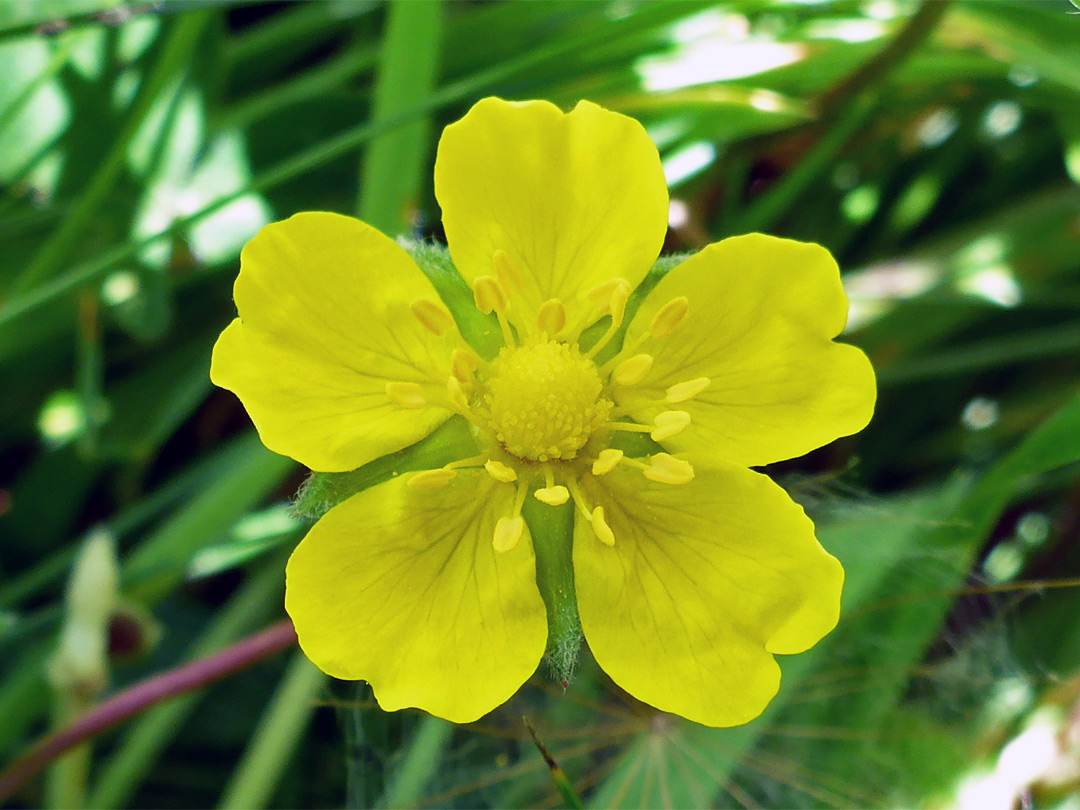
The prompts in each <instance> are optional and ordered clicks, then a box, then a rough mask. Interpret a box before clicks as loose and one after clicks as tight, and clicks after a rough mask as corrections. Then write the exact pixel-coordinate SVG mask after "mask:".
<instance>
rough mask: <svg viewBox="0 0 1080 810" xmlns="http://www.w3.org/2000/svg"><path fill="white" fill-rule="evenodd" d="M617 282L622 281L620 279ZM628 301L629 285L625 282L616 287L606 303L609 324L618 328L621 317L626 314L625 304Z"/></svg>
mask: <svg viewBox="0 0 1080 810" xmlns="http://www.w3.org/2000/svg"><path fill="white" fill-rule="evenodd" d="M619 281H623V280H622V279H621V278H620V279H619ZM629 300H630V285H629V284H627V283H626V282H625V281H623V283H622V284H621V285H619V286H617V287H616V288H615V290H614V292H612V293H611V298H610V300H609V301H608V310H609V311H610V312H611V323H612V325H614V326H618V325H619V324H621V323H622V319H623V315H625V314H626V302H627V301H629Z"/></svg>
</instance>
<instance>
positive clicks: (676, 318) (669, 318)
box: [649, 295, 690, 338]
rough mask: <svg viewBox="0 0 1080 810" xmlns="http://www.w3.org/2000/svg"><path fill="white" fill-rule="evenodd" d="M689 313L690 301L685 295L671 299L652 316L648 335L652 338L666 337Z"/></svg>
mask: <svg viewBox="0 0 1080 810" xmlns="http://www.w3.org/2000/svg"><path fill="white" fill-rule="evenodd" d="M688 312H690V301H689V299H687V297H686V296H685V295H680V296H679V297H678V298H672V299H671V300H670V301H668V302H667V303H666V304H664V306H662V307H660V309H659V311H658V312H657V313H656V314H655V315H653V319H652V321H651V322H650V323H649V334H650V335H652V336H653V337H654V338H662V337H667V336H668V335H670V334H671V332H672V331H673V330H674V329H675V327H676V326H678V325H679V324H680V323H681V322H682V319H683V318H685V317H686V315H687V313H688Z"/></svg>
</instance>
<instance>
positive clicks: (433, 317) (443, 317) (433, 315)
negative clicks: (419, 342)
mask: <svg viewBox="0 0 1080 810" xmlns="http://www.w3.org/2000/svg"><path fill="white" fill-rule="evenodd" d="M409 310H410V311H411V312H412V314H413V315H414V316H415V317H416V320H418V321H420V323H421V324H423V326H424V328H425V329H427V330H428V331H429V332H431V334H433V335H438V336H439V337H441V336H443V335H445V334H446V332H447V331H448V330H449V329H450V328H451V327H452V326H453V325H454V318H453V316H451V315H450V313H449V312H447V311H446V308H445V307H442V306H440V305H439V304H436V303H435V302H434V301H432V300H431V299H430V298H414V299H413V300H412V302H411V303H410V304H409Z"/></svg>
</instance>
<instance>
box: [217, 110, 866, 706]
mask: <svg viewBox="0 0 1080 810" xmlns="http://www.w3.org/2000/svg"><path fill="white" fill-rule="evenodd" d="M435 194H436V197H437V198H438V201H439V204H440V205H441V207H442V210H443V224H444V225H445V228H446V236H447V241H448V242H449V250H450V255H451V257H452V259H453V263H454V265H455V266H456V268H457V271H458V272H460V274H461V276H462V277H464V279H465V281H466V282H468V284H469V286H470V287H471V289H472V292H473V297H474V302H475V306H476V307H478V308H479V310H480V311H481V312H483V313H488V314H490V315H492V321H491V323H492V324H493V326H494V324H495V319H497V326H494V330H495V334H501V336H502V344H503V345H502V347H501V348H500V349H498V351H497V352H484V351H480V350H478V349H477V348H475V347H474V346H473V345H470V343H469V342H467V341H466V340H465V339H464V338H463V337H462V330H459V324H461V323H463V322H464V320H463V318H464V316H463V314H462V312H456V313H452V312H451V309H450V307H448V306H447V304H446V303H444V302H443V301H442V300H441V299H440V296H439V294H438V293H437V292H436V289H435V287H434V286H433V284H432V283H431V281H429V279H428V277H427V276H426V275H425V273H424V272H422V271H421V270H420V268H419V267H418V266H417V264H416V263H414V261H413V259H412V258H410V256H409V254H408V253H407V252H406V251H405V250H404V249H403V248H402V247H400V246H399V245H398V244H396V243H395V242H394V241H392V240H391V239H389V238H387V237H386V236H383V235H382V234H380V233H379V232H377V231H376V230H374V229H372V228H371V227H369V226H368V225H365V224H364V223H362V222H359V221H357V220H355V219H350V218H348V217H344V216H338V215H334V214H327V213H305V214H298V215H296V216H294V217H292V218H291V219H288V220H286V221H284V222H278V223H275V224H273V225H269V226H267V227H266V228H264V229H263V230H262V231H261V232H260V233H259V234H258V235H257V236H256V237H255V238H254V239H253V240H252V241H251V242H250V243H249V244H248V245H247V247H246V248H245V249H244V252H243V255H242V259H241V270H240V276H239V278H238V279H237V282H236V287H235V297H236V304H237V308H238V309H239V314H240V317H239V318H238V319H237V320H235V321H233V323H232V324H230V325H229V327H228V328H227V329H226V330H225V331H224V333H223V334H222V335H221V338H220V339H219V340H218V343H217V346H216V347H215V349H214V358H213V368H212V371H211V375H212V377H213V380H214V382H215V383H217V384H218V385H220V386H223V387H225V388H228V389H229V390H231V391H234V392H235V393H236V394H237V395H238V396H239V397H240V399H241V401H242V402H243V404H244V406H245V407H246V408H247V410H248V413H249V414H250V415H251V418H252V420H253V421H254V423H255V425H256V427H257V428H258V430H259V434H260V435H261V437H262V440H263V442H264V443H265V444H266V446H267V447H269V448H270V449H271V450H274V451H276V452H278V453H283V454H286V455H289V456H291V457H293V458H295V459H296V460H297V461H300V462H302V463H303V464H305V465H307V466H308V467H310V468H311V469H313V470H317V471H324V472H338V471H349V470H353V469H356V468H359V467H360V466H362V465H364V464H367V463H368V462H371V461H373V460H374V459H377V458H379V457H381V456H384V455H386V454H390V453H395V452H397V451H400V450H402V449H403V448H406V447H408V446H410V445H413V444H415V443H416V442H418V441H419V440H421V439H423V438H424V437H426V436H428V435H429V434H431V433H432V432H433V431H435V430H436V429H437V428H439V427H440V425H443V423H446V422H447V421H448V420H452V419H456V420H459V421H463V420H468V423H469V424H471V439H469V442H470V443H471V444H473V445H474V446H471V447H468V448H466V449H464V450H462V452H461V453H460V458H458V459H457V460H455V461H453V462H451V463H449V464H446V465H445V466H439V467H438V468H437V469H427V470H421V471H418V472H417V471H413V472H408V473H404V474H401V475H399V476H396V477H392V478H390V479H389V480H387V481H385V482H384V483H380V484H378V485H376V486H373V487H370V488H368V489H366V490H363V491H360V492H358V493H357V494H354V495H352V496H351V497H349V498H348V499H347V500H344V501H343V502H341V503H340V504H338V505H337V506H335V507H334V508H333V509H331V510H330V511H329V512H328V513H327V514H326V515H325V516H324V517H322V519H321V520H320V521H319V522H318V523H317V524H316V525H315V526H314V527H313V528H312V529H311V531H310V533H309V534H308V535H307V537H306V538H305V539H304V540H303V542H301V543H300V545H299V547H298V548H297V549H296V551H295V552H294V553H293V556H292V559H291V560H290V562H289V566H288V574H287V576H288V581H287V592H286V598H285V603H286V608H287V609H288V612H289V614H290V615H291V616H292V618H293V621H294V623H295V625H296V629H297V632H298V634H299V637H300V644H301V646H302V647H303V649H304V651H305V652H306V654H307V655H308V656H309V657H310V658H311V660H312V661H314V662H315V663H316V664H317V665H318V666H319V667H320V668H321V669H323V670H324V671H325V672H327V673H329V674H330V675H333V676H336V677H339V678H346V679H362V680H366V681H369V682H370V683H371V686H372V688H373V690H374V692H375V695H376V697H377V699H378V700H379V703H380V704H381V705H382V706H383V707H384V708H386V709H399V708H403V707H408V706H413V707H419V708H422V709H425V710H427V711H429V712H431V713H433V714H436V715H439V716H441V717H445V718H447V719H450V720H454V721H459V722H465V721H471V720H474V719H476V718H477V717H479V716H480V715H482V714H484V713H486V712H488V711H490V710H491V709H493V708H495V707H496V706H498V705H499V704H501V703H502V702H504V701H505V700H507V699H508V698H509V697H510V696H511V695H512V694H513V693H514V692H515V691H516V690H517V689H518V688H519V687H520V686H521V685H522V683H523V682H524V681H525V680H526V679H527V678H528V677H529V676H530V675H531V674H532V673H533V671H534V670H535V669H536V667H537V664H538V663H539V662H540V660H541V658H542V656H543V655H544V652H545V648H546V645H547V644H548V627H549V613H550V614H551V615H552V617H554V618H553V619H552V625H553V626H554V624H555V619H557V618H558V617H557V616H556V615H555V614H556V613H557V611H556V610H555V609H554V606H553V604H551V603H552V600H554V599H555V596H553V595H551V594H549V593H548V592H547V591H545V588H544V586H543V583H542V584H541V586H538V584H537V582H538V579H537V569H538V566H539V568H540V570H541V572H542V573H544V572H547V573H545V574H544V576H542V577H541V579H542V580H543V579H545V577H546V578H548V579H550V578H551V576H555V577H556V579H557V578H558V573H557V571H556V573H555V574H551V572H552V571H555V570H556V569H557V568H558V563H559V561H560V560H566V561H569V560H571V559H572V570H573V575H572V578H567V577H564V578H563V580H562V581H561V584H560V585H559V587H558V588H556V589H555V590H557V591H558V592H559V593H560V594H561V596H560V597H559V598H560V599H561V600H562V601H563V602H565V599H566V593H567V589H569V592H570V593H571V602H572V599H573V596H572V595H573V591H574V589H575V588H576V607H577V609H578V611H579V612H580V627H581V629H582V630H583V631H584V635H585V639H586V640H587V641H588V644H589V646H590V648H591V649H592V652H593V654H594V656H595V658H596V660H597V662H599V664H600V666H601V667H603V669H604V670H605V671H606V672H607V673H608V674H609V675H610V676H611V677H612V679H613V680H614V681H615V682H616V683H617V684H619V685H620V686H621V687H623V688H624V689H626V690H627V691H628V692H630V693H631V694H632V695H634V696H636V697H637V698H639V699H641V700H643V701H645V702H647V703H650V704H652V705H653V706H656V707H657V708H660V709H663V710H665V711H669V712H675V713H677V714H681V715H683V716H685V717H688V718H690V719H692V720H696V721H698V722H701V723H705V724H708V725H713V726H728V725H735V724H738V723H744V722H746V721H748V720H751V719H752V718H754V717H756V716H757V715H758V714H759V713H760V712H761V711H762V710H763V708H764V707H765V706H766V704H767V703H768V702H769V700H771V698H772V697H773V695H775V693H776V691H777V689H778V688H779V683H780V670H779V667H778V666H777V664H776V661H775V660H774V657H773V656H774V654H787V653H798V652H801V651H803V650H806V649H807V648H809V647H810V646H812V645H813V644H815V643H816V642H817V641H818V640H819V639H820V638H821V637H822V636H823V635H825V634H826V633H828V632H829V631H830V630H831V629H832V628H833V626H834V625H835V624H836V621H837V616H838V611H839V603H840V589H841V584H842V581H843V570H842V569H841V567H840V564H839V563H838V562H837V561H836V560H835V559H834V558H833V557H831V556H830V555H829V554H827V553H826V552H825V551H824V550H823V549H822V548H821V546H820V545H819V544H818V542H817V540H816V539H815V537H814V527H813V525H812V523H811V522H810V520H809V519H808V518H807V517H806V515H805V514H804V513H803V510H802V509H801V508H800V507H799V506H797V505H796V504H795V503H793V502H792V501H791V500H790V499H789V498H788V496H787V495H786V494H785V493H784V491H783V490H782V489H780V487H778V486H777V485H775V484H774V483H773V482H772V481H771V480H770V479H769V478H767V477H765V476H764V475H761V474H759V473H756V472H752V471H751V470H749V469H748V468H749V467H753V466H758V465H763V464H768V463H770V462H774V461H779V460H781V459H788V458H792V457H795V456H799V455H802V454H803V453H806V452H807V451H809V450H812V449H814V448H816V447H819V446H821V445H823V444H825V443H826V442H829V441H831V440H833V439H835V438H837V437H840V436H845V435H848V434H851V433H854V432H856V431H858V430H860V429H861V428H862V427H864V426H865V425H866V423H867V421H868V420H869V418H870V415H871V412H872V410H873V403H874V396H875V385H874V375H873V371H872V369H871V366H870V364H869V362H868V361H867V359H866V357H865V356H864V355H863V353H862V352H860V351H859V350H858V349H856V348H854V347H852V346H847V345H843V344H839V343H835V342H833V340H832V339H833V338H834V337H836V336H837V335H838V334H839V333H840V331H841V330H842V329H843V327H844V323H845V319H846V317H847V300H846V298H845V296H844V292H843V289H842V287H841V284H840V276H839V272H838V270H837V267H836V264H835V263H834V261H833V259H832V258H831V257H830V255H829V253H828V252H827V251H826V250H824V249H823V248H821V247H819V246H817V245H811V244H802V243H799V242H793V241H789V240H785V239H776V238H772V237H769V236H762V235H760V234H752V235H749V236H741V237H735V238H732V239H726V240H724V241H722V242H719V243H717V244H713V245H710V246H708V247H707V248H705V250H703V251H701V252H700V253H698V254H697V255H695V256H693V257H692V258H690V259H688V260H686V261H684V262H682V263H681V264H678V265H677V266H675V267H674V268H673V269H671V270H670V272H668V273H666V274H665V275H663V277H662V278H660V280H659V281H658V283H656V284H655V286H654V287H653V288H652V289H651V290H650V291H648V293H647V294H645V295H644V296H643V297H641V296H639V297H636V298H634V299H633V301H632V304H634V303H636V304H639V305H638V306H637V308H636V311H634V312H633V315H632V317H630V318H629V323H627V324H624V319H625V315H626V313H627V304H628V301H629V300H631V299H630V296H631V293H632V292H633V290H634V289H635V288H636V287H637V286H638V285H639V284H640V283H641V282H642V281H643V280H644V279H645V278H646V274H647V273H648V272H649V269H650V267H651V266H652V265H653V263H654V262H655V260H656V259H657V256H658V254H659V252H660V248H661V246H662V243H663V241H664V234H665V229H666V224H667V214H668V195H667V188H666V186H665V183H664V176H663V173H662V171H661V166H660V159H659V156H658V153H657V150H656V147H655V146H654V145H653V144H652V143H651V142H650V140H649V138H648V136H647V135H646V134H645V131H644V129H643V128H642V127H641V125H640V124H638V123H637V122H636V121H634V120H632V119H630V118H626V117H624V116H622V115H618V114H615V113H612V112H609V111H606V110H604V109H601V108H600V107H597V106H596V105H594V104H590V103H587V102H582V103H581V104H579V105H578V106H577V107H576V108H575V109H574V110H573V112H571V113H569V114H564V113H562V112H561V111H560V110H559V109H558V108H556V107H555V106H553V105H551V104H549V103H546V102H528V103H508V102H505V101H501V100H499V99H495V98H489V99H485V100H483V101H480V102H479V103H478V104H476V105H475V106H474V107H473V108H472V109H471V110H470V111H469V113H468V114H467V115H466V116H465V117H464V118H463V119H462V120H461V121H459V122H457V123H455V124H453V125H451V126H449V127H448V128H447V129H446V131H445V132H444V133H443V136H442V140H441V141H440V143H439V150H438V157H437V160H436V164H435ZM448 300H449V299H448ZM632 308H633V306H632V305H631V309H632ZM472 317H475V313H474V314H473V316H472ZM594 325H595V328H593V329H589V327H590V326H594ZM583 334H584V335H585V338H584V339H583V337H582V336H583ZM548 510H550V511H548ZM560 510H561V511H560ZM570 510H572V512H573V519H572V530H571V529H570V528H569V526H570V522H569V521H568V520H567V521H563V524H562V525H565V526H566V527H567V528H566V530H565V531H563V532H561V533H560V532H558V531H555V532H553V531H551V530H550V526H549V525H547V526H545V527H543V528H542V527H541V525H540V524H542V523H545V522H546V521H547V518H546V517H545V516H547V515H555V514H562V515H566V514H568V512H569V511H570ZM523 511H524V516H523ZM530 515H532V516H537V515H538V516H539V517H536V518H535V519H534V518H531V517H530V518H529V519H528V520H527V519H526V517H529V516H530ZM530 523H531V524H532V525H531V526H530ZM566 568H567V571H569V568H570V566H569V565H567V566H566ZM547 590H548V591H550V590H551V588H550V587H549V588H548V589H547ZM545 599H547V601H548V603H549V604H547V605H545ZM562 607H565V604H563V605H562ZM574 618H575V621H574V626H575V627H577V624H576V616H575V617H574ZM560 632H562V631H560Z"/></svg>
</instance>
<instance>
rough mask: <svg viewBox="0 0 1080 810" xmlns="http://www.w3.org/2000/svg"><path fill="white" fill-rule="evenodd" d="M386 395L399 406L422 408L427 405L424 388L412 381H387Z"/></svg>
mask: <svg viewBox="0 0 1080 810" xmlns="http://www.w3.org/2000/svg"><path fill="white" fill-rule="evenodd" d="M386 396H387V398H388V399H389V400H390V401H391V402H393V403H394V404H395V405H397V406H398V407H399V408H423V407H424V406H425V405H427V400H426V399H424V389H423V388H421V387H420V386H419V385H418V384H417V383H413V382H388V383H387V384H386Z"/></svg>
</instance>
